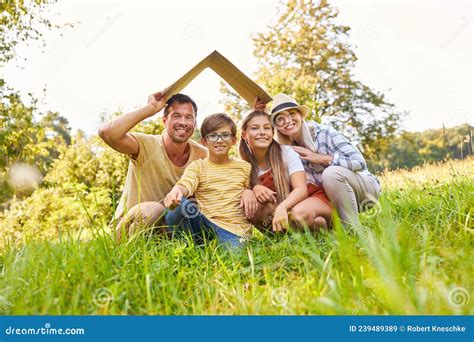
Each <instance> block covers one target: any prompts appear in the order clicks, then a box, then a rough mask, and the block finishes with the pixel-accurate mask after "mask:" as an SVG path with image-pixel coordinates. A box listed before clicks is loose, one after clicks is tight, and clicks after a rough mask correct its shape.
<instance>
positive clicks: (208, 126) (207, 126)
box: [201, 113, 237, 138]
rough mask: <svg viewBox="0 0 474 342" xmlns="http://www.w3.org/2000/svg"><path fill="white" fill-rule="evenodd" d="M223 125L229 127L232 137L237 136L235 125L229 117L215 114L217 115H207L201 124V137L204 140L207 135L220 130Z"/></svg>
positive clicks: (223, 114)
mask: <svg viewBox="0 0 474 342" xmlns="http://www.w3.org/2000/svg"><path fill="white" fill-rule="evenodd" d="M225 125H229V126H230V131H231V133H232V136H234V137H235V136H236V135H237V126H236V125H235V122H234V120H232V118H231V117H230V116H229V115H227V114H225V113H217V114H212V115H209V116H208V117H206V118H205V119H204V121H203V122H202V125H201V136H202V137H203V138H205V137H206V135H208V134H209V133H212V132H214V131H217V130H218V129H219V128H222V127H223V126H225Z"/></svg>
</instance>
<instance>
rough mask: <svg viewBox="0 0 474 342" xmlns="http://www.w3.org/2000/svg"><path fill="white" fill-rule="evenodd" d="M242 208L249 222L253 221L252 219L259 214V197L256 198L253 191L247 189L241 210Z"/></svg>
mask: <svg viewBox="0 0 474 342" xmlns="http://www.w3.org/2000/svg"><path fill="white" fill-rule="evenodd" d="M242 207H243V208H244V212H245V217H247V219H249V220H250V219H252V217H253V216H254V215H255V213H256V212H257V207H258V202H257V197H255V194H254V192H253V191H252V190H250V189H245V190H244V192H242V197H241V199H240V208H242Z"/></svg>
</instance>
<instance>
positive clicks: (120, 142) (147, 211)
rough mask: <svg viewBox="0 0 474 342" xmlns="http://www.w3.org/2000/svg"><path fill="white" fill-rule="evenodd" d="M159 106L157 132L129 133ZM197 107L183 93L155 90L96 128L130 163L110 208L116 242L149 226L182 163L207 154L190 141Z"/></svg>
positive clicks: (157, 109) (160, 207)
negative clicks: (134, 106)
mask: <svg viewBox="0 0 474 342" xmlns="http://www.w3.org/2000/svg"><path fill="white" fill-rule="evenodd" d="M162 109H164V114H163V124H164V126H165V131H164V133H163V134H162V135H150V134H142V133H130V130H131V129H132V128H133V127H135V126H136V125H137V124H139V123H140V122H142V121H143V120H145V119H147V118H149V117H152V116H153V115H155V114H157V113H159V112H160V111H161V110H162ZM196 116H197V106H196V103H195V102H194V101H193V100H192V99H191V98H190V97H189V96H186V95H183V94H176V95H173V96H171V97H170V98H169V99H168V100H167V99H166V97H165V96H164V95H163V94H162V93H161V92H158V93H155V94H153V95H150V96H149V97H148V103H147V105H146V106H144V107H142V108H140V109H137V110H135V111H133V112H130V113H127V114H124V115H121V116H120V117H118V118H116V119H115V120H112V121H111V122H109V123H107V124H105V125H103V126H102V127H100V129H99V136H100V137H101V138H102V139H103V140H104V141H105V143H106V144H107V145H109V146H110V147H112V148H113V149H114V150H116V151H117V152H120V153H123V154H126V155H128V156H129V158H130V163H129V167H128V172H127V179H126V181H125V187H124V191H123V193H122V197H121V199H120V202H119V205H118V206H117V209H116V211H115V215H114V220H115V222H118V224H117V226H116V235H115V237H116V240H117V242H120V241H121V240H122V238H123V234H124V233H125V234H133V233H135V232H136V231H137V229H138V228H140V227H144V226H150V225H153V224H155V223H157V221H158V220H159V219H160V218H161V216H162V213H163V212H164V210H165V208H164V206H163V205H162V204H161V203H159V202H160V201H161V200H163V199H164V198H165V196H166V194H167V193H168V192H169V191H170V190H171V189H172V188H173V186H174V185H175V183H176V182H177V181H178V180H179V178H180V177H181V175H182V174H183V172H184V170H185V168H186V166H187V165H188V164H189V163H191V162H192V161H194V160H196V159H203V158H205V157H206V156H207V150H206V148H205V147H203V146H201V145H199V144H198V143H196V142H194V141H192V140H190V137H191V136H192V134H193V132H194V129H195V128H196Z"/></svg>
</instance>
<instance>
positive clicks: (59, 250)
mask: <svg viewBox="0 0 474 342" xmlns="http://www.w3.org/2000/svg"><path fill="white" fill-rule="evenodd" d="M380 179H381V180H382V184H383V194H382V196H381V199H380V203H379V204H377V205H375V206H373V207H372V208H371V209H370V210H368V211H367V212H365V213H363V214H361V225H360V226H358V227H354V228H351V229H344V228H342V227H341V225H340V224H338V223H336V225H335V227H334V229H333V230H331V231H326V232H321V233H320V234H318V235H317V236H313V235H311V234H310V233H308V232H290V233H287V234H283V235H279V236H275V237H269V236H264V235H262V234H255V237H254V238H253V239H252V240H251V241H250V242H249V243H248V245H247V246H246V247H245V248H243V249H242V250H241V251H239V252H235V251H228V250H227V249H225V248H222V247H219V246H217V245H216V244H215V242H210V243H208V244H206V245H205V246H203V247H195V246H193V244H192V243H190V241H189V240H186V239H174V240H168V239H166V238H163V237H160V236H159V235H153V234H146V233H144V234H141V235H139V236H136V237H134V238H132V239H130V240H129V241H127V242H126V243H124V244H121V245H116V244H115V243H114V241H113V239H112V238H111V235H110V230H109V228H108V227H107V225H106V224H102V225H95V226H93V225H91V226H90V227H84V230H83V232H82V234H75V235H67V234H65V233H63V234H61V232H58V234H56V237H55V238H53V239H47V240H45V239H34V238H33V237H31V236H29V237H25V239H24V241H23V242H22V243H21V244H7V245H4V246H3V247H2V249H1V251H0V313H1V314H2V315H31V314H40V315H45V314H48V315H66V314H70V315H79V314H86V315H87V314H99V315H187V314H191V315H196V314H197V315H199V314H205V315H208V314H231V315H249V314H250V315H254V314H256V315H263V314H265V315H267V314H268V315H281V314H284V315H287V314H289V315H293V314H297V315H306V314H314V315H320V314H324V315H333V314H337V315H366V314H370V315H379V314H382V315H385V314H392V315H416V314H427V315H472V314H474V299H473V298H471V294H472V290H473V284H474V272H473V271H474V270H473V260H474V253H473V252H474V249H473V237H474V235H473V233H474V220H473V216H474V159H472V158H470V159H465V160H460V161H452V162H451V161H448V162H445V163H442V164H436V165H426V166H423V167H418V168H415V169H413V170H411V171H404V170H401V171H392V172H387V173H385V174H383V175H381V176H380ZM83 209H84V210H86V209H87V211H93V210H94V208H83ZM107 220H108V218H104V220H103V221H104V222H106V221H107Z"/></svg>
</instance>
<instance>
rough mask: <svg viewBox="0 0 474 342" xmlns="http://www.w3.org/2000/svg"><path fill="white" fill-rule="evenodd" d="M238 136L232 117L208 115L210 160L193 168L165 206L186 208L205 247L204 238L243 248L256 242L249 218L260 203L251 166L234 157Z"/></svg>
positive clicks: (205, 131) (170, 217) (205, 130)
mask: <svg viewBox="0 0 474 342" xmlns="http://www.w3.org/2000/svg"><path fill="white" fill-rule="evenodd" d="M236 134H237V127H236V125H235V123H234V121H233V120H232V119H231V118H230V117H229V116H228V115H226V114H213V115H210V116H208V117H207V118H206V119H205V120H204V121H203V123H202V126H201V135H202V138H201V143H202V145H204V146H206V147H207V148H208V150H209V157H208V158H206V159H201V160H195V161H193V162H192V163H191V164H189V166H188V167H187V168H186V170H185V171H184V173H183V175H182V177H181V179H180V180H179V181H178V182H177V183H176V185H175V186H174V187H173V189H172V190H171V191H170V192H169V193H168V195H166V197H165V200H164V204H165V207H167V208H173V207H175V206H178V205H179V206H180V209H181V212H182V214H183V215H184V216H185V217H186V218H187V221H188V222H187V223H188V225H189V229H190V230H191V233H192V234H193V237H194V238H195V239H196V240H197V241H199V242H202V239H203V238H204V237H217V239H218V241H219V243H230V244H231V245H232V246H239V245H241V243H242V242H243V241H245V240H246V239H247V238H248V237H250V234H251V231H252V229H251V224H250V223H249V221H248V220H247V218H246V216H247V217H249V216H251V214H253V213H252V212H253V211H255V209H256V205H257V202H256V199H255V196H254V195H253V191H252V190H250V189H248V188H249V179H250V170H251V166H250V164H249V163H247V162H245V161H243V160H237V159H233V158H230V157H229V150H230V149H231V147H232V145H234V144H235V143H236V141H237V138H236ZM189 196H194V197H195V198H196V200H197V203H198V205H199V209H198V208H197V207H196V205H195V204H194V203H192V202H191V201H190V200H188V199H187V198H186V197H189ZM173 212H174V213H175V212H176V211H169V212H168V214H167V216H166V218H165V220H166V222H167V223H168V224H169V225H170V224H171V225H173V221H175V219H176V217H175V216H176V215H175V214H173Z"/></svg>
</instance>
